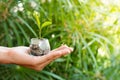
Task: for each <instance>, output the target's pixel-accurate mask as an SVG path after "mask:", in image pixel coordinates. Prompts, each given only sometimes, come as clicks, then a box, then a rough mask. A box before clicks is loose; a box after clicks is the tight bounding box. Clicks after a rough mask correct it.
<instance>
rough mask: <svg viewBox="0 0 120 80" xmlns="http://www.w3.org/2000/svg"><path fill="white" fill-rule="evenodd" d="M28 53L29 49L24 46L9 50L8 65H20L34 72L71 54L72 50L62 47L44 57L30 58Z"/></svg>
mask: <svg viewBox="0 0 120 80" xmlns="http://www.w3.org/2000/svg"><path fill="white" fill-rule="evenodd" d="M29 51H30V49H29V47H24V46H21V47H13V48H11V49H10V50H9V52H8V56H9V58H10V59H9V60H10V63H13V64H18V65H22V66H25V67H28V68H31V69H34V70H42V69H43V68H44V67H45V66H46V65H48V64H49V63H50V62H51V61H53V60H55V59H57V58H59V57H61V56H63V55H66V54H68V53H70V52H72V51H73V49H72V48H70V47H68V46H66V45H62V46H60V47H59V48H56V49H54V50H52V51H50V52H49V53H48V54H46V55H44V56H32V55H30V54H29Z"/></svg>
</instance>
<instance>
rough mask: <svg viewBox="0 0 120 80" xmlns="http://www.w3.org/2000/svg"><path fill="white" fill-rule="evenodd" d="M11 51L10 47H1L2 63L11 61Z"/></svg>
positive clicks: (0, 57) (0, 58) (0, 61)
mask: <svg viewBox="0 0 120 80" xmlns="http://www.w3.org/2000/svg"><path fill="white" fill-rule="evenodd" d="M9 52H10V48H8V47H0V63H3V64H8V63H11V58H10V56H9Z"/></svg>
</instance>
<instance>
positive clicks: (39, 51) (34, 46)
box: [30, 12, 52, 56]
mask: <svg viewBox="0 0 120 80" xmlns="http://www.w3.org/2000/svg"><path fill="white" fill-rule="evenodd" d="M33 16H34V18H35V22H36V24H37V26H38V29H39V37H38V38H32V39H31V44H30V52H31V54H32V55H35V56H42V55H45V54H47V53H49V51H50V44H49V40H48V39H46V38H42V33H41V32H42V29H43V28H44V27H46V26H48V25H51V24H52V22H51V21H46V22H44V23H43V24H41V22H40V19H39V18H40V15H39V14H38V13H37V12H34V14H33Z"/></svg>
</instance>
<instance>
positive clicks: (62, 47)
mask: <svg viewBox="0 0 120 80" xmlns="http://www.w3.org/2000/svg"><path fill="white" fill-rule="evenodd" d="M64 48H68V46H67V45H61V46H60V47H58V48H56V49H54V50H52V51H57V50H61V49H64Z"/></svg>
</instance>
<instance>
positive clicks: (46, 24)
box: [41, 21, 52, 29]
mask: <svg viewBox="0 0 120 80" xmlns="http://www.w3.org/2000/svg"><path fill="white" fill-rule="evenodd" d="M51 24H52V22H51V21H46V22H44V23H43V24H42V26H41V29H42V28H43V27H46V26H49V25H51Z"/></svg>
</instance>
